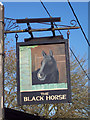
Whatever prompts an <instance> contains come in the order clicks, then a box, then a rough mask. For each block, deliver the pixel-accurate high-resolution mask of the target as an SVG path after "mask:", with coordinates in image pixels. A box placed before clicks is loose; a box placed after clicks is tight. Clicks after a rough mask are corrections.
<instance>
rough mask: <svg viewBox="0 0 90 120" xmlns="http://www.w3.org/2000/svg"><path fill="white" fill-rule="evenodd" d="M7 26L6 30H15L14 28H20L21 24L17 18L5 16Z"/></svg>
mask: <svg viewBox="0 0 90 120" xmlns="http://www.w3.org/2000/svg"><path fill="white" fill-rule="evenodd" d="M4 23H5V26H4V29H5V31H10V30H12V29H13V30H14V29H16V28H17V29H20V27H19V25H17V23H16V20H15V19H11V18H5V20H4Z"/></svg>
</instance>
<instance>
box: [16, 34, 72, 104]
mask: <svg viewBox="0 0 90 120" xmlns="http://www.w3.org/2000/svg"><path fill="white" fill-rule="evenodd" d="M17 82H18V103H19V104H21V105H28V104H44V103H45V104H46V103H59V102H62V103H63V102H71V92H70V88H71V85H70V64H69V51H68V40H67V39H61V38H60V36H57V37H48V38H36V39H33V40H31V41H29V42H20V43H17Z"/></svg>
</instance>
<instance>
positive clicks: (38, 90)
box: [20, 88, 68, 92]
mask: <svg viewBox="0 0 90 120" xmlns="http://www.w3.org/2000/svg"><path fill="white" fill-rule="evenodd" d="M67 89H68V88H55V89H41V90H21V91H20V92H33V91H47V90H67Z"/></svg>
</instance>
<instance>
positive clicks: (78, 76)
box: [5, 41, 88, 119]
mask: <svg viewBox="0 0 90 120" xmlns="http://www.w3.org/2000/svg"><path fill="white" fill-rule="evenodd" d="M11 42H13V41H11ZM10 45H11V43H10V42H9V41H8V42H7V43H6V49H5V53H6V57H5V106H6V107H9V108H13V109H17V110H21V111H24V112H27V113H31V114H37V115H39V116H45V117H46V118H53V119H54V118H88V86H87V82H88V79H87V78H86V76H85V74H84V72H83V71H82V70H81V68H80V67H79V65H78V63H77V61H76V60H75V59H74V58H73V57H72V55H71V89H72V103H60V104H42V105H40V104H38V105H24V106H20V107H19V106H18V105H17V81H16V50H15V46H13V47H11V46H10ZM80 62H81V64H85V63H86V61H85V60H84V59H83V58H82V59H80ZM85 69H86V68H85Z"/></svg>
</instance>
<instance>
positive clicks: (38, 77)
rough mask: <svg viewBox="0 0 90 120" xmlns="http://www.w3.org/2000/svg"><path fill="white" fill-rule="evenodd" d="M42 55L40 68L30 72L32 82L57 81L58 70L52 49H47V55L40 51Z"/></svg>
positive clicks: (34, 83) (47, 82) (46, 82)
mask: <svg viewBox="0 0 90 120" xmlns="http://www.w3.org/2000/svg"><path fill="white" fill-rule="evenodd" d="M42 55H43V60H42V62H41V68H39V69H38V70H37V71H34V72H33V73H32V84H33V85H36V84H50V83H58V80H59V72H58V68H57V63H56V61H55V59H54V57H53V52H52V50H50V51H49V55H47V54H46V53H45V52H44V51H42Z"/></svg>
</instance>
